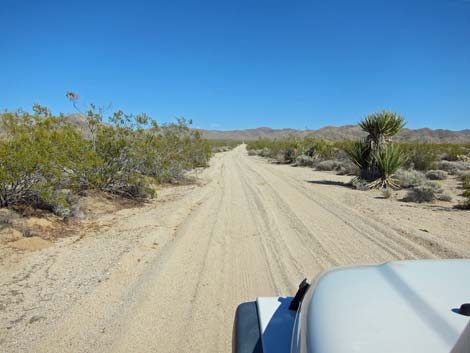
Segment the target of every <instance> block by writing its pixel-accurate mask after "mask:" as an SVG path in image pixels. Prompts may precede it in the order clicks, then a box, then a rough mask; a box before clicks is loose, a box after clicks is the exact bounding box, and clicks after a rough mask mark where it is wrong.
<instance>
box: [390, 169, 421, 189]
mask: <svg viewBox="0 0 470 353" xmlns="http://www.w3.org/2000/svg"><path fill="white" fill-rule="evenodd" d="M395 179H396V180H397V183H398V185H400V186H401V187H402V188H410V187H413V186H417V185H420V184H423V183H424V182H425V181H426V178H425V176H424V173H422V172H420V171H417V170H414V169H410V170H407V169H400V170H398V172H396V173H395Z"/></svg>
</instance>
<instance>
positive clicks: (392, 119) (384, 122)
mask: <svg viewBox="0 0 470 353" xmlns="http://www.w3.org/2000/svg"><path fill="white" fill-rule="evenodd" d="M359 126H360V127H361V129H362V130H364V131H365V132H367V133H368V134H369V136H370V138H371V139H372V140H378V139H380V137H381V136H383V137H384V138H385V139H389V138H390V137H392V136H394V135H396V134H397V133H398V132H399V131H400V130H401V129H402V128H403V126H405V120H404V119H403V118H402V117H401V116H400V115H398V114H396V113H393V112H390V111H386V110H384V111H382V112H378V113H373V114H370V115H369V116H367V117H366V118H365V119H364V120H362V121H361V122H360V123H359Z"/></svg>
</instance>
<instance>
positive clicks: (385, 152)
mask: <svg viewBox="0 0 470 353" xmlns="http://www.w3.org/2000/svg"><path fill="white" fill-rule="evenodd" d="M404 125H405V121H404V119H403V118H402V117H401V116H399V115H398V114H395V113H393V112H389V111H382V112H379V113H373V114H371V115H369V116H367V117H366V118H365V119H364V120H362V121H361V122H360V123H359V126H360V127H361V128H362V130H364V131H365V132H367V137H366V138H365V139H363V140H361V141H358V142H356V143H354V144H352V145H351V146H350V147H349V148H348V149H347V150H346V152H347V153H348V155H349V157H350V159H351V160H352V162H353V163H354V164H355V165H357V166H358V167H359V169H360V175H359V177H360V178H361V179H363V180H366V181H367V182H369V185H370V187H376V188H382V187H387V186H390V187H397V185H396V184H395V183H393V181H392V179H391V176H392V175H393V173H395V172H396V170H397V169H398V168H399V167H400V166H401V165H402V164H403V157H402V156H403V153H402V151H401V150H400V149H399V148H397V147H394V146H393V145H391V143H392V137H393V136H394V135H396V134H397V133H398V132H399V131H400V130H401V129H402V128H403V126H404ZM396 165H398V167H396V168H394V166H396Z"/></svg>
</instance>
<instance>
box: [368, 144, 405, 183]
mask: <svg viewBox="0 0 470 353" xmlns="http://www.w3.org/2000/svg"><path fill="white" fill-rule="evenodd" d="M373 158H374V160H375V165H376V167H377V169H378V171H379V173H380V178H378V179H377V180H375V181H373V182H372V183H370V187H379V188H388V187H391V188H395V189H397V188H399V185H398V183H397V182H396V180H394V179H393V175H394V174H395V173H396V172H397V170H398V169H399V168H400V167H401V166H402V165H403V163H404V162H405V158H404V157H403V153H402V152H401V150H400V147H398V146H395V145H393V144H390V145H388V146H386V147H385V148H383V149H381V150H379V151H376V152H375V153H374V154H373Z"/></svg>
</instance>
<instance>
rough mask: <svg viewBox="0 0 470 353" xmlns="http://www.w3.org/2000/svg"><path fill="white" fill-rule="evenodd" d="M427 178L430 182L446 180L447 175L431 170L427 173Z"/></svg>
mask: <svg viewBox="0 0 470 353" xmlns="http://www.w3.org/2000/svg"><path fill="white" fill-rule="evenodd" d="M426 178H428V179H430V180H445V179H447V173H446V172H444V171H442V170H429V171H427V172H426Z"/></svg>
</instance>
